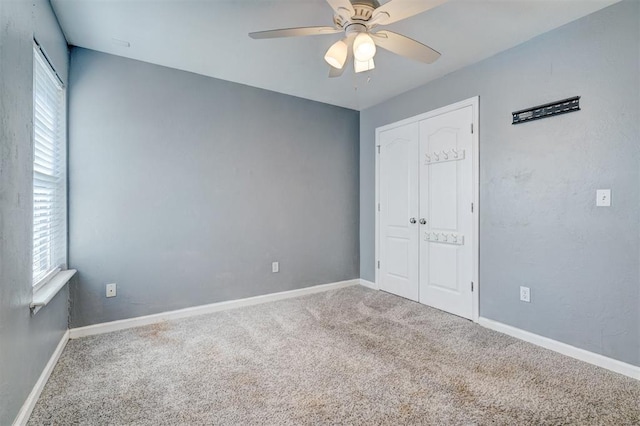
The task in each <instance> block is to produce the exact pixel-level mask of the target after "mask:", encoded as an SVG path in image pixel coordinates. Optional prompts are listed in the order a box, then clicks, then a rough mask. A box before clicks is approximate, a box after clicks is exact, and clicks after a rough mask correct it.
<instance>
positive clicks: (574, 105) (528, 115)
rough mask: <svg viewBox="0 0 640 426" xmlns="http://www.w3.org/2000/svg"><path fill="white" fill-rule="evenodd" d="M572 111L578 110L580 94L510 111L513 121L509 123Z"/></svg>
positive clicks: (523, 121) (518, 122) (524, 121)
mask: <svg viewBox="0 0 640 426" xmlns="http://www.w3.org/2000/svg"><path fill="white" fill-rule="evenodd" d="M573 111H580V96H574V97H572V98H567V99H563V100H561V101H556V102H551V103H548V104H544V105H538V106H535V107H532V108H527V109H522V110H520V111H515V112H512V113H511V114H512V115H513V122H512V123H511V124H520V123H526V122H527V121H533V120H539V119H541V118H547V117H552V116H554V115H560V114H566V113H568V112H573Z"/></svg>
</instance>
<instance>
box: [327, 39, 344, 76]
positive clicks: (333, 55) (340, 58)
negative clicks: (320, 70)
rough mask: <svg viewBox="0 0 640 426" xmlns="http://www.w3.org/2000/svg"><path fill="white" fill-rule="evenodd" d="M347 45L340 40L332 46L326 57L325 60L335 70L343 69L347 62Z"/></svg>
mask: <svg viewBox="0 0 640 426" xmlns="http://www.w3.org/2000/svg"><path fill="white" fill-rule="evenodd" d="M347 49H348V47H347V43H345V42H344V41H342V40H339V41H337V42H335V43H333V44H332V45H331V47H330V48H329V50H327V53H326V54H325V55H324V60H325V61H327V63H328V64H329V65H331V66H332V67H334V68H338V69H340V70H341V69H342V67H343V66H344V63H345V61H346V60H347Z"/></svg>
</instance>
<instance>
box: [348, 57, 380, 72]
mask: <svg viewBox="0 0 640 426" xmlns="http://www.w3.org/2000/svg"><path fill="white" fill-rule="evenodd" d="M375 67H376V65H375V64H374V63H373V58H371V59H369V60H368V61H359V60H357V59H354V60H353V69H354V71H355V72H356V73H359V72H364V71H369V70H372V69H374V68H375Z"/></svg>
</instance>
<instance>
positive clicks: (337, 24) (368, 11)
mask: <svg viewBox="0 0 640 426" xmlns="http://www.w3.org/2000/svg"><path fill="white" fill-rule="evenodd" d="M445 1H447V0H420V1H418V0H390V1H389V2H387V3H385V4H384V5H382V6H380V3H379V2H378V0H327V3H329V6H331V8H332V9H333V11H334V13H335V14H334V17H333V23H334V26H333V27H303V28H283V29H279V30H269V31H259V32H254V33H249V36H250V37H251V38H253V39H266V38H277V37H297V36H309V35H323V34H335V33H339V32H344V33H345V38H343V39H342V40H340V41H337V42H336V43H334V44H333V45H332V46H331V47H330V48H329V50H327V53H326V54H325V55H324V60H325V61H326V62H327V63H328V64H329V65H330V67H331V68H330V70H329V77H339V76H340V75H342V73H343V70H344V68H345V67H344V65H345V63H347V62H348V61H350V60H351V58H353V68H354V71H355V72H356V73H359V72H364V71H369V70H372V69H374V68H375V65H374V62H373V57H374V56H375V54H376V45H377V46H379V47H382V48H383V49H385V50H388V51H390V52H392V53H395V54H397V55H401V56H405V57H407V58H410V59H413V60H416V61H420V62H424V63H427V64H431V63H433V62H434V61H436V60H437V59H438V58H439V57H440V53H438V52H437V51H435V50H434V49H432V48H430V47H429V46H427V45H425V44H422V43H420V42H418V41H416V40H412V39H410V38H408V37H405V36H403V35H401V34H397V33H394V32H391V31H385V30H382V31H378V30H377V27H379V26H380V25H387V24H391V23H393V22H397V21H400V20H402V19H406V18H409V17H411V16H414V15H417V14H419V13H422V12H426V11H427V10H429V9H432V8H434V7H436V6H439V5H440V4H442V3H444V2H445Z"/></svg>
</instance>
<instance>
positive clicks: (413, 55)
mask: <svg viewBox="0 0 640 426" xmlns="http://www.w3.org/2000/svg"><path fill="white" fill-rule="evenodd" d="M387 4H388V3H387ZM370 34H371V35H372V36H373V42H374V43H375V44H376V45H378V46H380V47H382V48H383V49H386V50H388V51H389V52H393V53H395V54H396V55H400V56H405V57H407V58H410V59H414V60H416V61H420V62H424V63H426V64H431V63H433V62H435V61H436V60H437V59H438V58H439V57H440V53H439V52H437V51H435V50H433V49H432V48H430V47H429V46H427V45H424V44H422V43H420V42H419V41H415V40H413V39H411V38H409V37H405V36H403V35H400V34H397V33H394V32H392V31H387V30H382V31H378V32H376V33H370Z"/></svg>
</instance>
